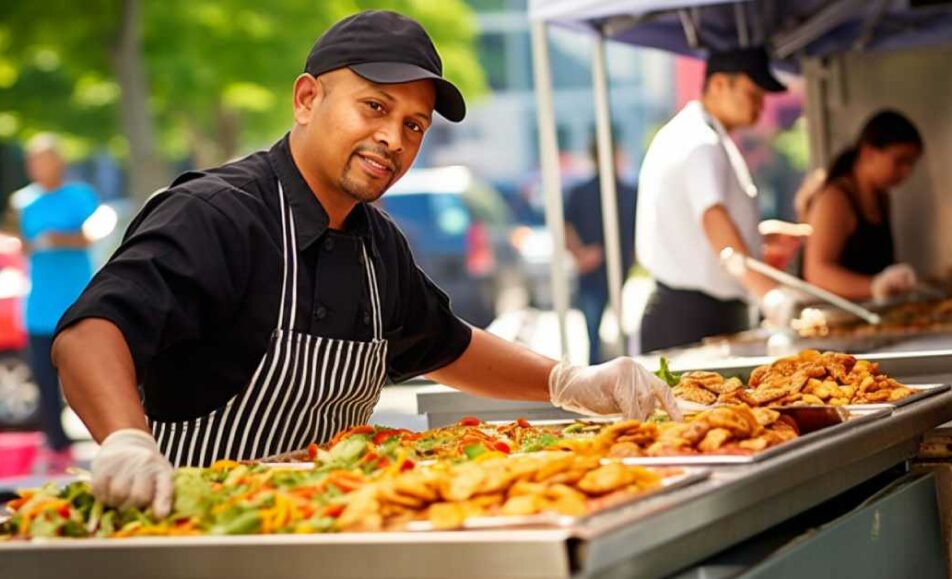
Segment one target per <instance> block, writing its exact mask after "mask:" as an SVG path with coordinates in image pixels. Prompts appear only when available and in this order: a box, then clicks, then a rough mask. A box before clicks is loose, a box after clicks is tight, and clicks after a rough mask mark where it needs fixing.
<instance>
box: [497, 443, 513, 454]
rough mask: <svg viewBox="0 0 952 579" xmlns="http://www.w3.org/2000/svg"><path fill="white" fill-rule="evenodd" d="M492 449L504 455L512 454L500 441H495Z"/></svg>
mask: <svg viewBox="0 0 952 579" xmlns="http://www.w3.org/2000/svg"><path fill="white" fill-rule="evenodd" d="M493 448H495V449H496V450H498V451H499V452H502V453H505V454H509V453H510V452H512V449H511V448H509V445H508V444H506V443H505V442H503V441H501V440H497V441H496V442H495V444H493Z"/></svg>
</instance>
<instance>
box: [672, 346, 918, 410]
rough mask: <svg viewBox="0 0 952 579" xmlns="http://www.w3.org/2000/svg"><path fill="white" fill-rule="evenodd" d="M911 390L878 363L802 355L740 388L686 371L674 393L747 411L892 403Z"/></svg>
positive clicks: (757, 373)
mask: <svg viewBox="0 0 952 579" xmlns="http://www.w3.org/2000/svg"><path fill="white" fill-rule="evenodd" d="M914 392H915V391H914V390H913V389H911V388H908V387H906V386H904V385H902V384H900V383H899V382H897V381H895V380H893V379H892V378H890V377H889V376H887V375H886V374H884V373H883V372H882V371H880V369H879V364H877V363H876V362H869V361H867V360H857V359H856V358H854V357H853V356H850V355H849V354H841V353H837V352H824V353H822V354H821V353H820V352H818V351H816V350H804V351H803V352H800V353H799V354H797V355H796V356H789V357H786V358H780V359H778V360H776V361H775V362H773V363H772V364H768V365H765V366H760V367H758V368H756V369H754V371H753V372H751V374H750V380H748V384H747V386H746V387H745V386H744V385H743V383H742V382H741V381H740V380H739V379H737V378H727V379H725V378H724V377H723V376H721V375H720V374H717V373H715V372H687V373H685V374H684V375H683V376H681V381H680V382H679V383H678V385H677V386H675V388H674V394H675V396H677V397H678V398H681V399H683V400H689V401H692V402H697V403H700V404H706V405H711V404H737V403H743V404H746V405H748V406H752V407H760V406H787V405H804V404H816V405H830V406H845V405H847V404H875V403H885V402H896V401H897V400H901V399H903V398H905V397H907V396H910V395H912V394H913V393H914Z"/></svg>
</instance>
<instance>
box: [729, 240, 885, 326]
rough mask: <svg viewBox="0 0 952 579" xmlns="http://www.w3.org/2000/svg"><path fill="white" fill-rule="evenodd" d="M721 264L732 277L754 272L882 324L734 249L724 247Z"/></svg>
mask: <svg viewBox="0 0 952 579" xmlns="http://www.w3.org/2000/svg"><path fill="white" fill-rule="evenodd" d="M721 263H723V264H724V267H726V268H727V270H728V271H730V272H731V273H732V274H734V275H743V273H744V271H746V270H751V271H756V272H757V273H760V274H763V275H765V276H767V277H769V278H770V279H772V280H774V281H775V282H777V283H779V284H781V285H784V286H787V287H789V288H791V289H795V290H798V291H801V292H803V293H805V294H808V295H810V296H812V297H815V298H816V299H818V300H822V301H824V302H826V303H828V304H830V305H832V306H834V307H837V308H839V309H841V310H844V311H846V312H849V313H851V314H853V315H854V316H858V317H860V318H862V319H863V320H865V321H866V322H868V323H870V324H873V325H879V324H880V323H882V318H881V317H880V316H879V314H877V313H875V312H872V311H870V310H868V309H866V308H864V307H863V306H860V305H858V304H855V303H853V302H851V301H849V300H847V299H843V298H841V297H840V296H838V295H836V294H834V293H832V292H829V291H827V290H825V289H823V288H820V287H817V286H815V285H813V284H811V283H807V282H805V281H803V280H802V279H800V278H798V277H796V276H793V275H790V274H789V273H787V272H785V271H782V270H779V269H777V268H775V267H772V266H770V265H767V264H766V263H764V262H762V261H759V260H757V259H754V258H752V257H750V256H748V255H744V254H742V253H738V252H736V251H734V248H732V247H725V248H724V249H723V250H722V251H721Z"/></svg>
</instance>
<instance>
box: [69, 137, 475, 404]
mask: <svg viewBox="0 0 952 579" xmlns="http://www.w3.org/2000/svg"><path fill="white" fill-rule="evenodd" d="M279 177H280V180H281V184H282V186H283V190H284V194H285V198H286V199H287V202H288V204H289V205H290V207H291V209H292V213H293V218H294V224H295V235H296V240H297V244H298V271H299V275H298V280H297V312H298V314H297V319H296V320H295V322H294V329H295V330H297V331H300V332H306V333H310V334H314V335H318V336H325V337H328V338H336V339H349V340H361V341H367V340H370V339H372V338H373V327H372V317H371V315H370V311H371V309H370V308H371V306H370V295H369V293H368V286H367V282H366V274H365V268H364V267H363V265H362V264H361V261H360V260H361V259H362V251H361V244H365V246H366V248H367V251H368V254H369V255H370V256H371V259H372V260H373V263H374V266H375V268H376V275H377V282H378V285H379V290H380V297H381V304H382V309H383V311H382V318H383V337H384V338H385V339H386V340H387V342H388V355H387V373H388V377H389V378H390V379H391V380H392V381H394V382H399V381H401V380H405V379H408V378H412V377H414V376H417V375H420V374H425V373H427V372H430V371H432V370H436V369H438V368H441V367H443V366H445V365H447V364H449V363H450V362H452V361H454V360H456V358H458V357H459V356H460V354H462V353H463V351H464V350H465V349H466V348H467V346H468V345H469V342H470V338H471V329H470V327H469V326H467V325H466V324H465V323H464V322H462V321H461V320H460V319H459V318H457V317H456V316H455V315H454V314H453V313H452V311H451V309H450V304H449V298H448V297H447V296H446V294H444V293H443V292H442V291H441V290H440V289H439V288H438V287H437V286H436V285H434V284H433V282H432V281H430V279H429V278H428V277H427V276H426V275H425V274H424V273H423V272H422V271H421V270H420V269H419V268H418V267H417V265H416V263H415V262H414V260H413V256H412V255H411V252H410V248H409V246H408V245H407V241H406V239H405V238H404V236H403V234H402V233H401V232H400V230H399V229H398V228H397V226H396V225H395V224H394V223H393V221H391V220H390V218H389V217H388V216H387V215H386V214H385V213H383V212H382V211H381V210H380V209H378V208H377V207H374V206H372V205H367V204H359V205H357V206H356V207H355V208H354V210H353V211H352V212H351V214H350V216H348V218H347V221H346V222H345V227H344V229H343V230H340V231H339V230H332V229H329V228H328V217H327V213H326V212H325V211H324V208H323V207H322V206H321V204H320V202H319V201H318V200H317V197H316V196H315V195H314V194H313V192H312V191H311V189H310V187H309V186H308V185H307V183H306V182H305V181H304V178H303V177H302V176H301V174H300V172H299V171H298V169H297V167H296V166H295V164H294V161H293V159H292V157H291V153H290V150H289V145H288V137H287V136H285V137H284V139H282V140H281V141H279V142H278V143H277V144H275V145H274V147H272V148H271V150H270V151H261V152H258V153H254V154H252V155H249V156H248V157H245V158H243V159H241V160H239V161H236V162H234V163H230V164H227V165H224V166H222V167H218V168H215V169H210V170H206V171H200V172H190V173H186V174H184V175H182V176H180V177H178V178H177V179H176V180H175V181H174V182H173V183H172V185H171V186H170V187H169V189H167V190H165V191H164V192H162V193H159V194H157V195H156V196H155V197H153V198H152V199H150V200H149V202H147V203H146V205H145V206H144V207H143V209H142V210H141V211H140V213H139V214H138V215H137V216H136V218H135V219H134V220H133V222H132V224H131V225H130V226H129V228H128V230H127V231H126V234H125V236H124V238H123V242H122V244H121V245H120V247H119V249H118V250H117V251H116V253H115V254H114V255H113V256H112V257H111V258H110V260H109V261H108V262H107V263H106V265H105V266H104V267H103V268H102V269H101V270H100V271H99V272H98V273H97V274H96V276H95V277H94V278H93V280H92V281H91V282H90V284H89V286H88V287H87V288H86V290H85V291H84V292H83V294H82V295H81V296H80V298H79V299H78V300H77V301H76V303H75V304H73V306H72V307H71V308H70V309H69V310H67V312H66V313H65V314H64V316H63V318H62V319H61V320H60V323H59V326H58V327H57V330H56V331H57V333H59V332H60V331H62V330H63V329H64V328H67V327H69V326H70V325H72V324H74V323H76V322H77V321H79V320H82V319H84V318H104V319H106V320H109V321H111V322H113V323H114V324H115V325H116V326H118V327H119V329H120V330H121V331H122V334H123V336H124V337H125V339H126V342H128V344H129V348H130V350H131V352H132V357H133V361H134V362H135V367H136V373H137V379H138V382H139V386H140V391H141V393H142V395H143V401H144V403H145V408H146V413H147V414H148V415H149V416H150V417H152V418H155V419H158V420H185V419H189V418H194V417H197V416H201V415H204V414H207V413H209V412H211V411H213V410H215V409H216V408H218V407H220V406H222V405H223V404H224V403H225V402H227V400H228V399H229V398H231V397H232V396H233V395H235V394H237V393H238V392H239V391H240V390H241V389H242V388H243V387H244V386H245V385H247V384H248V382H249V381H250V379H251V377H252V374H253V373H254V370H255V368H256V367H257V365H258V362H259V361H260V359H261V357H262V356H263V355H264V353H265V350H266V349H267V347H268V343H269V340H270V336H271V334H272V332H273V330H274V329H275V328H276V326H277V324H278V312H279V303H280V299H281V289H282V281H283V279H284V278H283V275H284V264H285V261H284V258H283V249H284V248H283V244H282V241H281V240H282V235H281V231H282V230H281V217H280V208H279V199H278V185H277V180H278V178H279Z"/></svg>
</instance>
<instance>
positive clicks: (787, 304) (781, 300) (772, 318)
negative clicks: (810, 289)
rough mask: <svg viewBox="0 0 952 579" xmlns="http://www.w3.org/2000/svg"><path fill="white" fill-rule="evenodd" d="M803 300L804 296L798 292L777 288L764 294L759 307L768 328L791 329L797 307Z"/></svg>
mask: <svg viewBox="0 0 952 579" xmlns="http://www.w3.org/2000/svg"><path fill="white" fill-rule="evenodd" d="M803 298H804V296H803V294H801V293H800V292H798V291H796V290H792V289H789V288H783V287H777V288H774V289H772V290H770V291H769V292H767V293H766V294H764V297H763V298H761V300H760V303H759V304H758V306H759V307H760V313H762V314H763V315H764V320H765V321H766V322H767V325H768V326H770V327H773V328H776V329H786V328H789V327H790V321H791V320H792V319H793V317H794V315H796V313H797V306H798V305H799V304H800V303H801V302H802V301H803Z"/></svg>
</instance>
